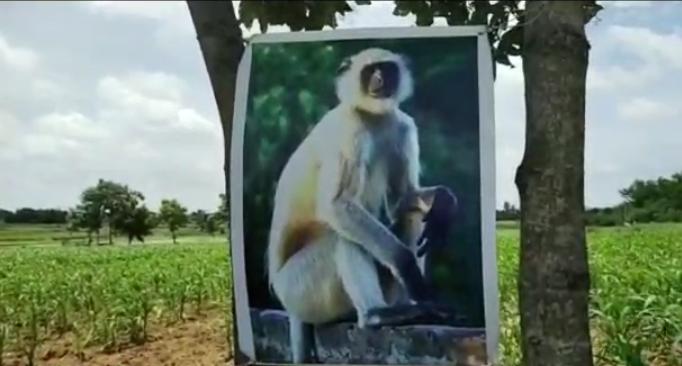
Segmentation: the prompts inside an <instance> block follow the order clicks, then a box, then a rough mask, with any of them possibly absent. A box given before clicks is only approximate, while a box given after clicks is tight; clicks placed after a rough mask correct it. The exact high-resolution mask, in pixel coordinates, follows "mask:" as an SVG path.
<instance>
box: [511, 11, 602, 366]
mask: <svg viewBox="0 0 682 366" xmlns="http://www.w3.org/2000/svg"><path fill="white" fill-rule="evenodd" d="M586 3H587V2H582V1H570V2H569V1H529V2H526V6H527V11H526V19H527V24H526V25H525V27H524V28H525V29H524V50H523V55H522V57H523V73H524V78H525V90H526V94H525V98H526V147H525V153H524V157H523V161H522V163H521V165H520V166H519V169H518V171H517V175H516V185H517V187H518V189H519V194H520V198H521V269H520V274H519V297H520V299H519V307H520V313H521V334H522V348H523V359H524V365H527V366H535V365H538V366H540V365H541V366H553V365H561V366H573V365H575V366H589V365H592V364H593V360H592V347H591V341H590V333H589V318H588V297H589V287H590V275H589V266H588V259H587V248H586V242H585V223H584V216H583V215H584V211H585V207H584V143H585V78H586V73H587V64H588V53H589V43H588V42H587V38H586V36H585V22H586V16H585V12H584V9H583V6H584V5H585V4H586Z"/></svg>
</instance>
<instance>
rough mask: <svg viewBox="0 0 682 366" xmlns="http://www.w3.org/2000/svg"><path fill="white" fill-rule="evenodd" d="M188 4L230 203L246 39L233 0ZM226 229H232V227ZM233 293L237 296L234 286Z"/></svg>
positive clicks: (238, 359)
mask: <svg viewBox="0 0 682 366" xmlns="http://www.w3.org/2000/svg"><path fill="white" fill-rule="evenodd" d="M187 5H188V7H189V12H190V15H191V17H192V22H193V23H194V28H195V30H196V32H197V38H198V40H199V45H200V47H201V52H202V54H203V57H204V62H205V64H206V69H207V70H208V75H209V78H210V80H211V86H212V88H213V94H214V96H215V99H216V104H217V106H218V113H219V114H220V121H221V124H222V127H223V139H224V146H225V151H224V171H225V195H226V197H227V200H228V207H229V199H230V198H229V197H230V151H231V146H232V117H233V111H234V94H235V83H236V80H237V68H238V67H239V61H240V60H241V57H242V54H243V53H244V40H243V38H242V33H241V29H240V28H239V22H238V21H237V18H236V16H235V13H234V7H233V6H232V2H231V1H215V2H214V1H188V2H187ZM225 225H226V226H227V227H228V228H229V222H225ZM227 232H228V233H230V232H231V230H227ZM228 242H229V238H228ZM228 251H229V253H230V258H231V254H232V253H231V252H232V251H231V249H228ZM230 296H231V299H234V289H233V290H232V293H231V294H230ZM231 303H232V320H233V321H232V334H233V335H234V337H233V338H232V341H233V346H234V352H235V353H234V363H235V364H236V365H240V364H244V363H246V362H247V358H246V357H245V355H243V354H241V353H240V352H239V348H238V347H237V346H236V341H237V339H238V338H237V327H236V311H235V305H234V304H235V302H234V301H231Z"/></svg>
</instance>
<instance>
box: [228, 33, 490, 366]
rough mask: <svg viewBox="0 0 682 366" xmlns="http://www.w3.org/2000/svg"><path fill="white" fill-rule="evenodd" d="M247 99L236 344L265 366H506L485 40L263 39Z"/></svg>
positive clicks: (250, 69) (236, 250)
mask: <svg viewBox="0 0 682 366" xmlns="http://www.w3.org/2000/svg"><path fill="white" fill-rule="evenodd" d="M236 90H237V93H236V97H235V111H234V127H233V135H232V155H231V165H230V166H231V172H230V173H231V177H230V178H231V182H232V187H231V192H230V195H231V200H230V202H231V209H230V213H231V228H232V232H231V243H232V244H231V245H232V268H233V279H234V293H235V302H236V303H235V305H236V313H237V318H236V319H235V321H236V325H237V333H238V339H237V344H236V346H235V347H237V348H238V349H239V351H240V352H242V353H243V354H245V355H246V356H247V357H249V359H250V363H253V364H303V363H305V364H316V363H319V364H372V365H380V364H387V365H388V364H411V365H419V364H424V365H427V364H428V365H436V364H444V365H445V364H449V365H452V364H461V365H484V364H489V363H492V361H494V360H496V356H497V349H498V338H499V324H498V323H499V320H498V285H497V268H496V259H495V146H494V145H495V135H494V130H495V126H494V115H493V114H494V113H493V61H492V57H491V48H490V45H489V42H488V37H487V34H486V29H485V27H482V26H480V27H479V26H461V27H431V28H419V27H410V28H377V29H352V30H332V31H319V32H291V33H274V34H263V35H257V36H254V37H253V38H252V39H251V40H250V41H249V44H248V46H247V48H246V50H245V53H244V56H243V58H242V60H241V63H240V66H239V72H238V77H237V88H236Z"/></svg>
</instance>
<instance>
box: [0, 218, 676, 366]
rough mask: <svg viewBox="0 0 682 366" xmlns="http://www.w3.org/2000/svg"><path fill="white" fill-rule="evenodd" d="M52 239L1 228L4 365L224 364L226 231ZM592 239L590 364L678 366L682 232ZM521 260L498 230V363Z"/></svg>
mask: <svg viewBox="0 0 682 366" xmlns="http://www.w3.org/2000/svg"><path fill="white" fill-rule="evenodd" d="M59 235H65V234H64V233H63V232H61V231H60V229H58V228H56V227H47V226H25V227H18V226H15V227H2V226H0V350H1V351H2V352H0V354H2V355H3V357H0V365H13V366H14V365H17V366H18V365H29V364H31V363H33V364H36V365H73V364H87V365H105V364H111V365H114V364H129V365H135V364H140V365H160V364H168V363H170V361H173V362H176V364H186V363H191V364H202V365H203V364H205V365H211V364H219V363H221V362H224V361H225V360H226V359H227V358H229V357H230V351H228V350H229V348H230V347H231V346H229V345H228V344H229V342H230V339H229V338H228V337H227V332H225V327H226V326H229V325H230V324H229V322H230V321H231V320H230V319H228V318H226V316H228V315H229V312H228V311H227V309H229V301H228V298H227V296H226V294H227V293H228V290H229V287H228V286H229V284H230V283H231V282H230V278H231V277H230V268H229V265H228V261H227V257H226V249H225V248H226V246H225V245H224V244H225V243H224V240H223V239H222V236H220V235H217V236H216V237H210V236H207V235H201V234H198V233H192V232H186V233H185V235H184V236H181V237H180V239H179V241H180V244H177V245H173V244H170V240H169V239H168V237H167V236H165V234H164V233H161V232H159V233H156V234H155V235H154V236H153V237H152V238H150V240H148V241H147V243H146V244H139V243H136V244H133V245H131V246H128V245H127V244H125V243H124V242H122V241H120V239H119V240H117V241H116V243H115V244H116V245H114V246H100V247H96V246H93V247H80V246H62V245H61V244H59V243H58V242H56V241H55V240H53V237H55V236H57V237H58V236H59ZM8 238H9V240H7V239H8ZM21 238H25V240H22V239H21ZM104 241H106V240H105V239H103V242H104ZM588 242H589V248H590V261H591V268H592V280H593V292H592V306H591V315H592V333H593V335H594V344H595V357H596V361H597V364H598V365H625V366H635V365H637V366H639V365H653V366H661V365H670V366H680V365H682V226H679V225H655V226H654V225H651V226H641V227H631V228H608V229H607V228H595V229H592V228H591V229H589V230H588ZM517 265H518V230H517V229H516V228H515V227H514V225H511V224H508V223H505V225H503V226H501V227H500V228H499V229H498V266H499V272H500V296H501V298H500V306H501V309H500V311H501V322H502V323H501V327H502V344H501V350H502V353H503V355H504V365H517V364H518V362H519V359H520V352H519V324H518V311H517V304H518V299H517V292H516V273H517ZM183 339H185V340H186V342H185V343H182V341H183ZM202 347H203V348H202ZM181 352H189V353H187V354H186V355H184V357H186V358H184V360H185V361H186V362H183V361H182V360H183V358H182V357H180V358H179V357H178V356H177V353H181ZM112 357H117V358H112ZM145 357H146V358H145ZM136 360H138V361H136ZM139 360H141V361H139ZM164 360H165V361H164ZM178 360H180V361H178ZM201 360H203V361H201ZM135 362H139V363H135ZM202 362H203V363H202Z"/></svg>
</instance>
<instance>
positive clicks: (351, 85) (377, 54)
mask: <svg viewBox="0 0 682 366" xmlns="http://www.w3.org/2000/svg"><path fill="white" fill-rule="evenodd" d="M350 61H351V64H350V69H349V70H348V71H346V72H345V73H344V74H343V75H342V76H341V77H339V79H338V80H337V81H336V94H337V96H338V98H339V100H340V101H341V104H346V105H354V106H358V107H359V108H360V109H363V110H365V111H367V112H370V113H373V114H385V113H388V112H390V111H392V110H394V109H395V108H397V107H398V106H399V105H400V103H402V102H404V101H405V100H406V99H407V98H409V97H411V96H412V92H413V79H412V75H411V74H410V70H409V69H408V68H407V66H406V65H405V61H404V60H403V58H402V57H401V56H400V55H397V54H395V53H393V52H390V51H387V50H384V49H381V48H369V49H366V50H364V51H362V52H360V53H358V54H356V55H355V56H352V57H351V58H350ZM383 61H392V62H395V64H396V65H398V68H399V69H400V84H399V86H398V90H397V92H396V95H395V96H394V97H392V98H383V99H378V98H373V97H371V96H369V95H367V94H366V93H364V92H363V90H362V87H361V83H360V77H359V75H360V71H361V70H362V68H363V67H365V66H366V65H369V64H372V63H375V62H383Z"/></svg>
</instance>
